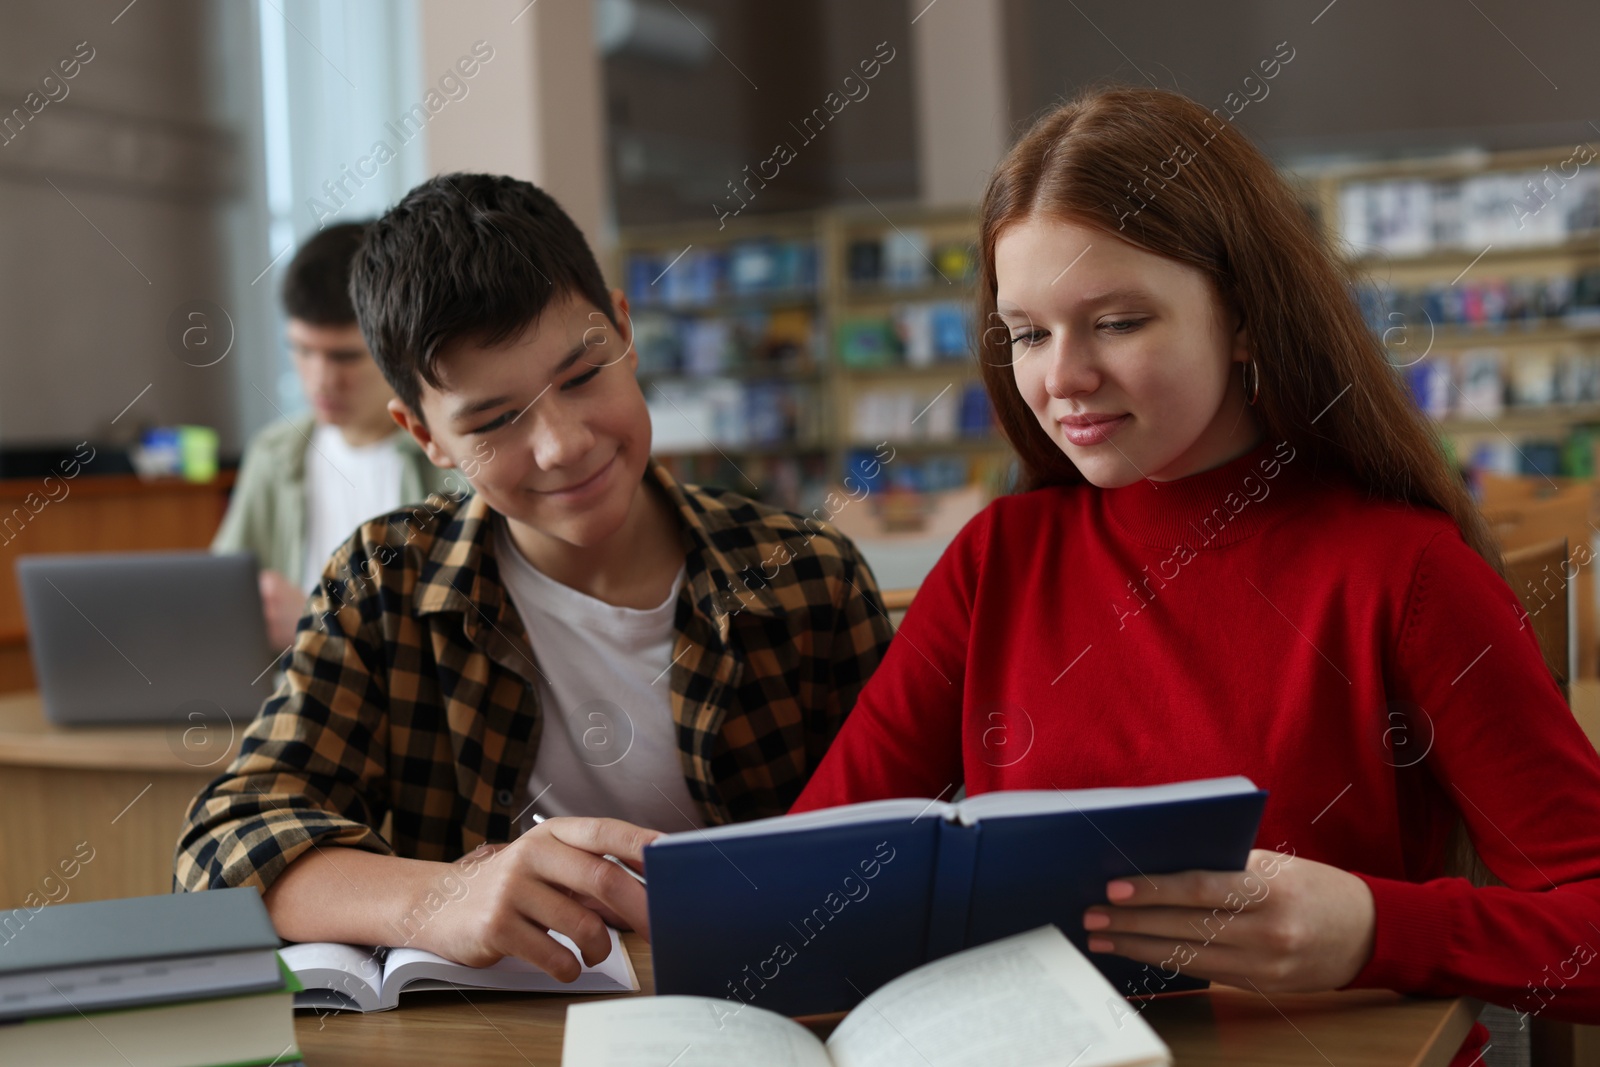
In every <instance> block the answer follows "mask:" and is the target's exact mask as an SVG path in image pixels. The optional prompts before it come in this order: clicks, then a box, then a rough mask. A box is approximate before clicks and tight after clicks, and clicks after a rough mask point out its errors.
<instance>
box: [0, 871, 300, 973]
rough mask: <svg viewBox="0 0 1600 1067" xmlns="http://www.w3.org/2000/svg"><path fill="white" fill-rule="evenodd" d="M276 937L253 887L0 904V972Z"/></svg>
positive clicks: (271, 941) (200, 952) (268, 943)
mask: <svg viewBox="0 0 1600 1067" xmlns="http://www.w3.org/2000/svg"><path fill="white" fill-rule="evenodd" d="M278 944H279V938H278V932H277V931H276V930H274V929H273V927H272V920H271V919H270V918H269V917H268V916H267V906H266V905H265V904H263V903H262V902H261V894H260V892H259V891H258V890H256V889H255V888H254V887H253V886H239V887H236V888H232V889H207V890H203V891H201V892H198V893H167V894H163V895H160V896H152V897H124V898H122V899H119V900H92V901H85V902H84V903H81V904H50V905H47V906H45V907H43V908H40V909H39V910H38V911H34V910H33V909H31V908H17V909H15V910H12V911H0V975H8V974H21V973H23V972H26V971H37V970H45V969H55V968H58V967H76V966H83V965H85V964H96V963H127V962H132V961H136V960H147V959H163V958H171V957H176V956H208V955H217V954H220V953H225V952H243V951H247V950H249V949H276V948H277V947H278Z"/></svg>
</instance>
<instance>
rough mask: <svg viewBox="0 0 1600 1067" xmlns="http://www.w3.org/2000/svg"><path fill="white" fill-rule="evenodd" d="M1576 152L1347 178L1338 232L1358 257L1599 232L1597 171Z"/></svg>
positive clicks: (1536, 243)
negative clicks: (1526, 164) (1515, 165)
mask: <svg viewBox="0 0 1600 1067" xmlns="http://www.w3.org/2000/svg"><path fill="white" fill-rule="evenodd" d="M1593 159H1594V156H1593V154H1592V153H1590V154H1589V155H1588V157H1587V159H1583V158H1580V157H1579V155H1578V154H1574V155H1571V156H1569V157H1568V158H1567V159H1565V160H1561V161H1560V162H1559V163H1557V164H1554V165H1546V166H1544V167H1542V168H1537V169H1535V168H1523V169H1514V170H1489V171H1486V172H1484V173H1478V174H1468V175H1463V176H1460V177H1448V178H1435V179H1424V178H1413V177H1396V178H1385V179H1376V180H1366V181H1348V182H1345V183H1344V184H1343V186H1342V188H1341V189H1340V191H1339V200H1338V204H1339V217H1340V220H1341V221H1340V236H1342V237H1343V239H1344V240H1345V241H1346V242H1347V243H1348V244H1349V246H1350V248H1351V251H1352V252H1353V253H1354V254H1356V255H1387V256H1421V255H1426V254H1429V253H1432V252H1437V251H1445V250H1456V249H1470V250H1474V251H1475V250H1477V249H1481V248H1483V247H1484V246H1486V245H1496V246H1498V247H1501V248H1536V247H1540V246H1549V245H1559V244H1561V243H1562V242H1564V241H1568V240H1571V239H1573V238H1576V237H1581V236H1584V235H1588V234H1593V233H1594V232H1595V231H1596V230H1600V170H1597V169H1596V168H1595V167H1593V166H1589V165H1588V164H1589V163H1591V162H1592V161H1593Z"/></svg>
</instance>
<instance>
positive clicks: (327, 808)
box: [173, 463, 892, 891]
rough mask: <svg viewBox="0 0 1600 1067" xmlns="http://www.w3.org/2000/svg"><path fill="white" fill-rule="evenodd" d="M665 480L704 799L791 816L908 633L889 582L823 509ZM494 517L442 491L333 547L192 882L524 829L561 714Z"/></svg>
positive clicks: (716, 814)
mask: <svg viewBox="0 0 1600 1067" xmlns="http://www.w3.org/2000/svg"><path fill="white" fill-rule="evenodd" d="M646 479H647V481H649V480H654V481H655V482H656V483H657V484H658V485H659V486H660V487H661V488H662V490H664V491H665V493H666V495H667V496H668V498H669V499H670V500H671V502H672V503H673V504H674V505H675V507H676V512H677V516H678V518H679V520H680V522H681V524H682V526H683V528H684V529H685V530H686V531H687V534H688V543H689V548H688V550H687V552H686V556H685V566H686V569H687V576H686V580H685V581H684V583H683V588H682V590H681V592H680V594H679V596H678V601H677V614H676V630H677V636H676V639H675V643H674V646H673V652H674V660H673V664H672V666H671V668H670V674H671V683H670V684H671V704H672V714H673V719H674V721H675V722H676V724H677V736H678V742H679V746H680V750H681V756H682V762H683V768H684V777H685V780H686V781H687V783H688V787H689V795H690V796H691V797H693V798H694V800H695V801H696V802H697V804H698V805H699V807H700V813H701V816H702V817H703V818H704V820H705V821H706V822H707V824H718V823H725V822H731V821H737V820H745V819H753V818H760V817H763V816H770V815H780V814H782V813H784V812H785V811H787V810H788V808H789V806H790V805H791V804H792V803H793V802H794V800H795V798H796V797H798V796H799V794H800V790H801V788H802V787H803V786H804V785H805V783H806V780H807V779H808V778H809V777H810V775H811V772H812V771H813V770H814V769H815V768H816V766H817V763H818V761H819V760H821V758H822V755H823V753H824V752H825V751H826V750H827V748H828V745H829V744H830V743H831V742H832V740H833V737H834V735H835V734H836V733H837V732H838V730H839V728H840V727H841V726H842V725H843V724H844V720H845V717H846V716H847V715H848V714H849V712H850V709H851V708H852V707H853V706H854V704H855V700H856V696H857V694H858V693H859V692H860V690H861V688H862V686H863V685H865V684H866V681H867V679H868V678H869V677H870V676H871V674H872V672H873V670H874V669H875V668H876V667H877V665H878V661H879V659H880V658H881V657H882V656H883V653H884V651H885V649H886V648H887V646H888V643H889V639H890V636H891V633H892V630H891V627H890V624H889V619H888V616H887V615H886V614H885V613H884V609H883V602H882V598H881V596H880V595H879V592H878V588H877V584H876V582H875V581H874V579H873V577H872V573H871V571H870V570H869V569H868V567H867V565H866V563H865V562H864V561H863V560H862V559H861V558H860V556H859V555H858V554H857V552H856V549H855V546H854V545H853V544H852V543H851V542H850V540H849V539H848V538H846V537H844V536H843V535H842V534H840V533H838V532H837V531H836V530H834V529H833V528H832V527H829V526H827V525H825V524H823V523H820V522H818V521H817V520H816V519H814V518H811V519H807V518H802V517H801V516H798V515H794V514H791V513H788V512H784V511H780V510H778V509H776V508H771V507H766V506H763V505H760V504H757V503H754V502H752V501H749V500H747V499H745V498H743V497H740V496H737V495H735V494H733V493H728V492H724V491H721V490H717V489H707V488H699V487H695V486H687V485H685V486H680V485H678V484H677V483H676V482H675V481H674V480H673V478H672V477H671V475H669V474H668V473H667V472H666V470H665V469H664V468H662V467H661V466H660V465H659V464H656V463H652V464H651V465H650V468H649V472H648V474H647V475H646ZM441 502H442V506H439V505H440V504H441ZM492 515H493V513H492V512H491V511H490V510H489V508H488V505H487V504H486V503H485V502H484V501H483V499H482V498H481V497H479V496H477V495H476V494H469V495H464V496H463V497H462V498H460V499H459V500H450V499H449V498H448V497H438V496H435V497H431V498H430V499H429V501H428V502H427V503H426V504H425V505H422V506H419V507H416V508H414V509H412V510H410V511H398V512H394V513H392V514H390V515H388V516H385V517H383V518H380V519H375V520H372V521H369V522H367V523H366V524H364V525H363V526H362V527H361V528H360V529H359V530H358V531H356V533H355V534H354V535H353V536H352V537H351V539H350V540H349V541H348V542H346V543H345V545H344V546H343V547H341V548H340V549H339V550H338V552H336V553H335V554H334V556H333V557H332V558H331V559H330V560H329V562H328V566H327V569H326V570H325V571H324V575H323V581H322V584H321V586H320V587H319V588H318V590H317V592H316V593H315V594H313V596H312V598H311V601H310V603H309V605H308V609H307V614H306V616H305V617H304V618H302V619H301V621H300V627H299V631H298V633H297V634H296V638H295V643H294V646H293V647H292V648H291V650H290V651H289V652H288V653H287V654H286V656H285V658H284V670H285V672H286V673H285V676H284V678H283V681H282V682H281V683H280V684H279V686H278V688H277V690H276V692H274V694H273V695H272V697H271V698H270V699H269V700H267V702H266V704H265V705H264V706H263V707H262V709H261V711H260V713H259V714H258V715H257V716H256V718H255V720H254V721H253V722H252V723H251V725H250V727H249V728H248V729H247V730H246V731H245V734H244V739H243V743H242V747H241V749H240V752H239V755H238V756H237V757H236V758H235V759H234V760H233V762H232V763H231V764H230V765H229V766H228V768H227V770H226V771H225V772H224V773H223V774H222V775H220V776H219V777H217V778H216V779H214V780H213V781H212V782H210V783H209V784H208V785H207V786H206V787H205V789H203V790H202V791H201V793H200V794H199V796H197V797H196V798H195V799H194V800H193V801H192V802H191V803H190V805H189V808H188V811H187V812H186V814H185V817H184V826H183V830H182V833H181V835H180V837H179V840H178V846H177V852H176V856H175V862H174V875H173V884H174V890H175V891H176V890H197V889H205V888H221V887H224V886H238V885H255V886H257V887H258V888H260V889H261V890H262V891H265V890H266V888H267V887H268V886H269V885H271V883H272V882H273V880H274V879H275V878H276V877H277V876H278V875H279V874H280V873H281V872H282V871H283V869H284V868H285V867H286V866H288V864H289V863H290V862H291V861H293V860H294V859H295V858H296V857H298V856H299V855H300V854H301V853H303V852H305V851H306V850H307V849H309V848H312V847H316V846H321V845H342V846H349V847H355V848H363V849H367V850H370V851H373V852H378V853H384V854H398V855H401V856H407V857H411V858H416V859H427V860H442V861H449V860H454V859H457V858H459V857H460V856H463V855H465V854H466V853H468V852H470V851H471V850H472V849H474V848H476V847H477V846H478V845H479V844H482V843H484V842H486V841H487V842H501V841H509V840H511V839H512V837H513V836H515V834H516V833H517V832H518V822H519V820H518V818H517V816H518V814H519V813H520V812H521V811H522V810H523V808H524V807H525V806H526V804H527V802H528V801H527V798H526V797H525V796H524V793H525V792H526V790H525V785H526V783H527V780H528V775H529V773H530V771H531V770H532V767H533V760H534V756H535V753H536V751H537V747H538V743H539V734H540V729H541V727H542V724H543V717H542V714H541V710H540V702H539V699H538V695H537V692H536V690H535V688H534V684H533V683H534V679H535V678H536V677H537V674H536V671H537V668H536V666H535V664H536V662H537V657H538V650H537V649H535V648H533V647H531V646H530V644H529V641H528V638H527V635H526V631H525V630H524V629H523V625H522V620H521V618H520V616H519V615H518V614H517V611H516V608H515V606H514V605H513V604H512V602H511V600H510V598H509V597H508V596H507V594H506V591H505V588H504V586H503V585H502V584H501V582H500V578H499V572H498V569H497V567H496V564H495V560H494V551H493V547H492V546H493V544H494V541H493V538H492V537H491V536H490V534H491V530H492V525H491V522H490V519H491V518H492ZM386 815H387V816H388V817H389V818H390V820H391V828H390V832H389V835H388V837H387V838H385V837H384V836H383V835H381V834H380V832H379V830H380V827H381V826H382V825H383V823H384V818H385V816H386Z"/></svg>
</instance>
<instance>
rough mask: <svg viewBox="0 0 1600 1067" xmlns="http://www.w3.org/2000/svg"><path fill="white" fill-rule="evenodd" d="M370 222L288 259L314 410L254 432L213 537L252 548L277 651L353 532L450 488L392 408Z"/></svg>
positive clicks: (291, 310) (295, 346)
mask: <svg viewBox="0 0 1600 1067" xmlns="http://www.w3.org/2000/svg"><path fill="white" fill-rule="evenodd" d="M367 225H368V224H367V223H354V222H352V223H344V224H342V225H339V226H330V227H328V228H327V229H325V230H323V231H321V232H320V233H318V234H317V235H316V236H314V237H312V238H311V239H310V240H308V241H307V242H306V243H305V244H304V245H302V246H301V248H300V250H299V251H298V252H296V253H295V256H294V258H293V259H292V260H290V261H289V269H288V271H287V272H286V273H285V276H284V282H283V310H284V312H285V314H287V315H288V318H289V326H288V334H289V351H290V354H291V356H292V358H293V360H294V369H295V371H296V373H297V374H298V375H299V376H300V385H301V387H302V388H303V389H304V390H305V394H306V399H307V400H308V401H309V402H310V404H311V414H310V415H307V416H303V417H301V418H295V419H285V420H283V421H281V422H277V423H274V424H272V425H271V426H268V427H267V428H266V429H264V430H262V431H261V432H260V433H259V434H257V435H256V437H255V440H253V441H252V442H251V443H250V447H249V448H248V449H246V450H245V454H244V462H243V463H241V464H240V466H239V480H238V482H237V484H235V486H234V489H233V499H232V501H231V502H230V503H229V505H228V513H227V515H225V516H224V517H223V520H222V526H221V528H220V529H219V530H218V531H217V536H216V538H215V539H214V540H213V541H212V542H211V550H212V551H213V552H237V551H240V550H242V549H248V550H250V551H251V552H254V553H255V556H256V559H257V560H258V561H259V562H260V564H261V575H260V583H261V602H262V606H263V608H264V610H265V613H266V617H267V636H268V638H269V639H270V640H271V642H272V647H273V648H279V649H281V648H284V647H286V646H287V645H288V644H289V642H290V641H293V640H294V628H295V623H296V622H297V621H299V618H300V614H301V612H302V611H303V610H304V608H305V604H306V593H307V592H308V591H309V590H311V589H314V588H316V586H317V582H318V579H319V576H320V575H321V574H322V565H323V563H324V562H326V561H327V559H328V557H329V556H330V555H332V553H333V550H334V549H335V548H338V547H339V545H341V544H342V543H343V542H344V540H345V539H346V538H347V537H349V536H350V531H351V530H354V529H355V528H356V527H357V526H359V525H360V524H361V523H362V522H364V521H365V520H367V519H369V518H371V517H372V516H374V515H383V514H385V513H387V512H390V511H393V510H394V509H395V508H398V507H399V506H400V505H402V504H408V503H416V502H418V501H420V500H422V499H423V498H424V497H426V496H427V495H428V494H429V493H432V492H437V491H439V490H440V489H442V488H443V487H444V477H445V472H444V471H442V470H439V469H438V468H437V467H435V466H434V465H433V464H432V463H429V462H428V457H427V456H426V455H425V454H424V453H423V451H422V449H420V448H418V447H417V444H416V442H415V441H413V440H412V439H411V436H410V435H409V434H404V433H401V432H399V430H398V429H396V427H395V425H394V421H393V420H392V419H391V418H390V417H389V401H390V400H393V399H394V393H393V391H391V390H390V388H389V384H388V383H387V382H385V381H384V380H383V372H382V371H380V370H378V365H377V364H376V363H374V362H373V361H372V356H371V354H370V353H368V351H367V345H366V342H365V341H363V340H362V339H361V328H360V327H359V326H357V325H356V312H355V308H354V307H352V306H351V304H350V263H351V261H352V260H354V259H355V254H356V250H357V249H358V248H360V247H361V239H362V237H363V236H364V235H365V234H366V229H367Z"/></svg>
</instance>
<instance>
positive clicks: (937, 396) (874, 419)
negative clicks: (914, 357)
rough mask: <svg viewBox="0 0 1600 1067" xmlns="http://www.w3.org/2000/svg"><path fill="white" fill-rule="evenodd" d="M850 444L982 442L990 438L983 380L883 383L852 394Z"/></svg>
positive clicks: (991, 423)
mask: <svg viewBox="0 0 1600 1067" xmlns="http://www.w3.org/2000/svg"><path fill="white" fill-rule="evenodd" d="M850 436H851V440H852V441H853V442H858V443H866V442H870V441H897V442H898V441H906V442H910V441H933V442H938V441H957V440H966V441H986V440H992V439H993V437H994V419H993V414H992V412H991V410H990V407H989V396H988V394H987V393H986V392H985V391H984V388H983V383H982V382H975V381H973V382H967V383H965V384H960V383H956V382H950V383H947V384H945V385H944V386H942V387H941V386H939V385H938V384H936V383H934V384H927V385H920V384H919V385H883V386H875V387H873V388H869V389H862V390H860V391H858V392H857V393H856V394H855V406H854V409H853V410H852V412H851V421H850Z"/></svg>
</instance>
